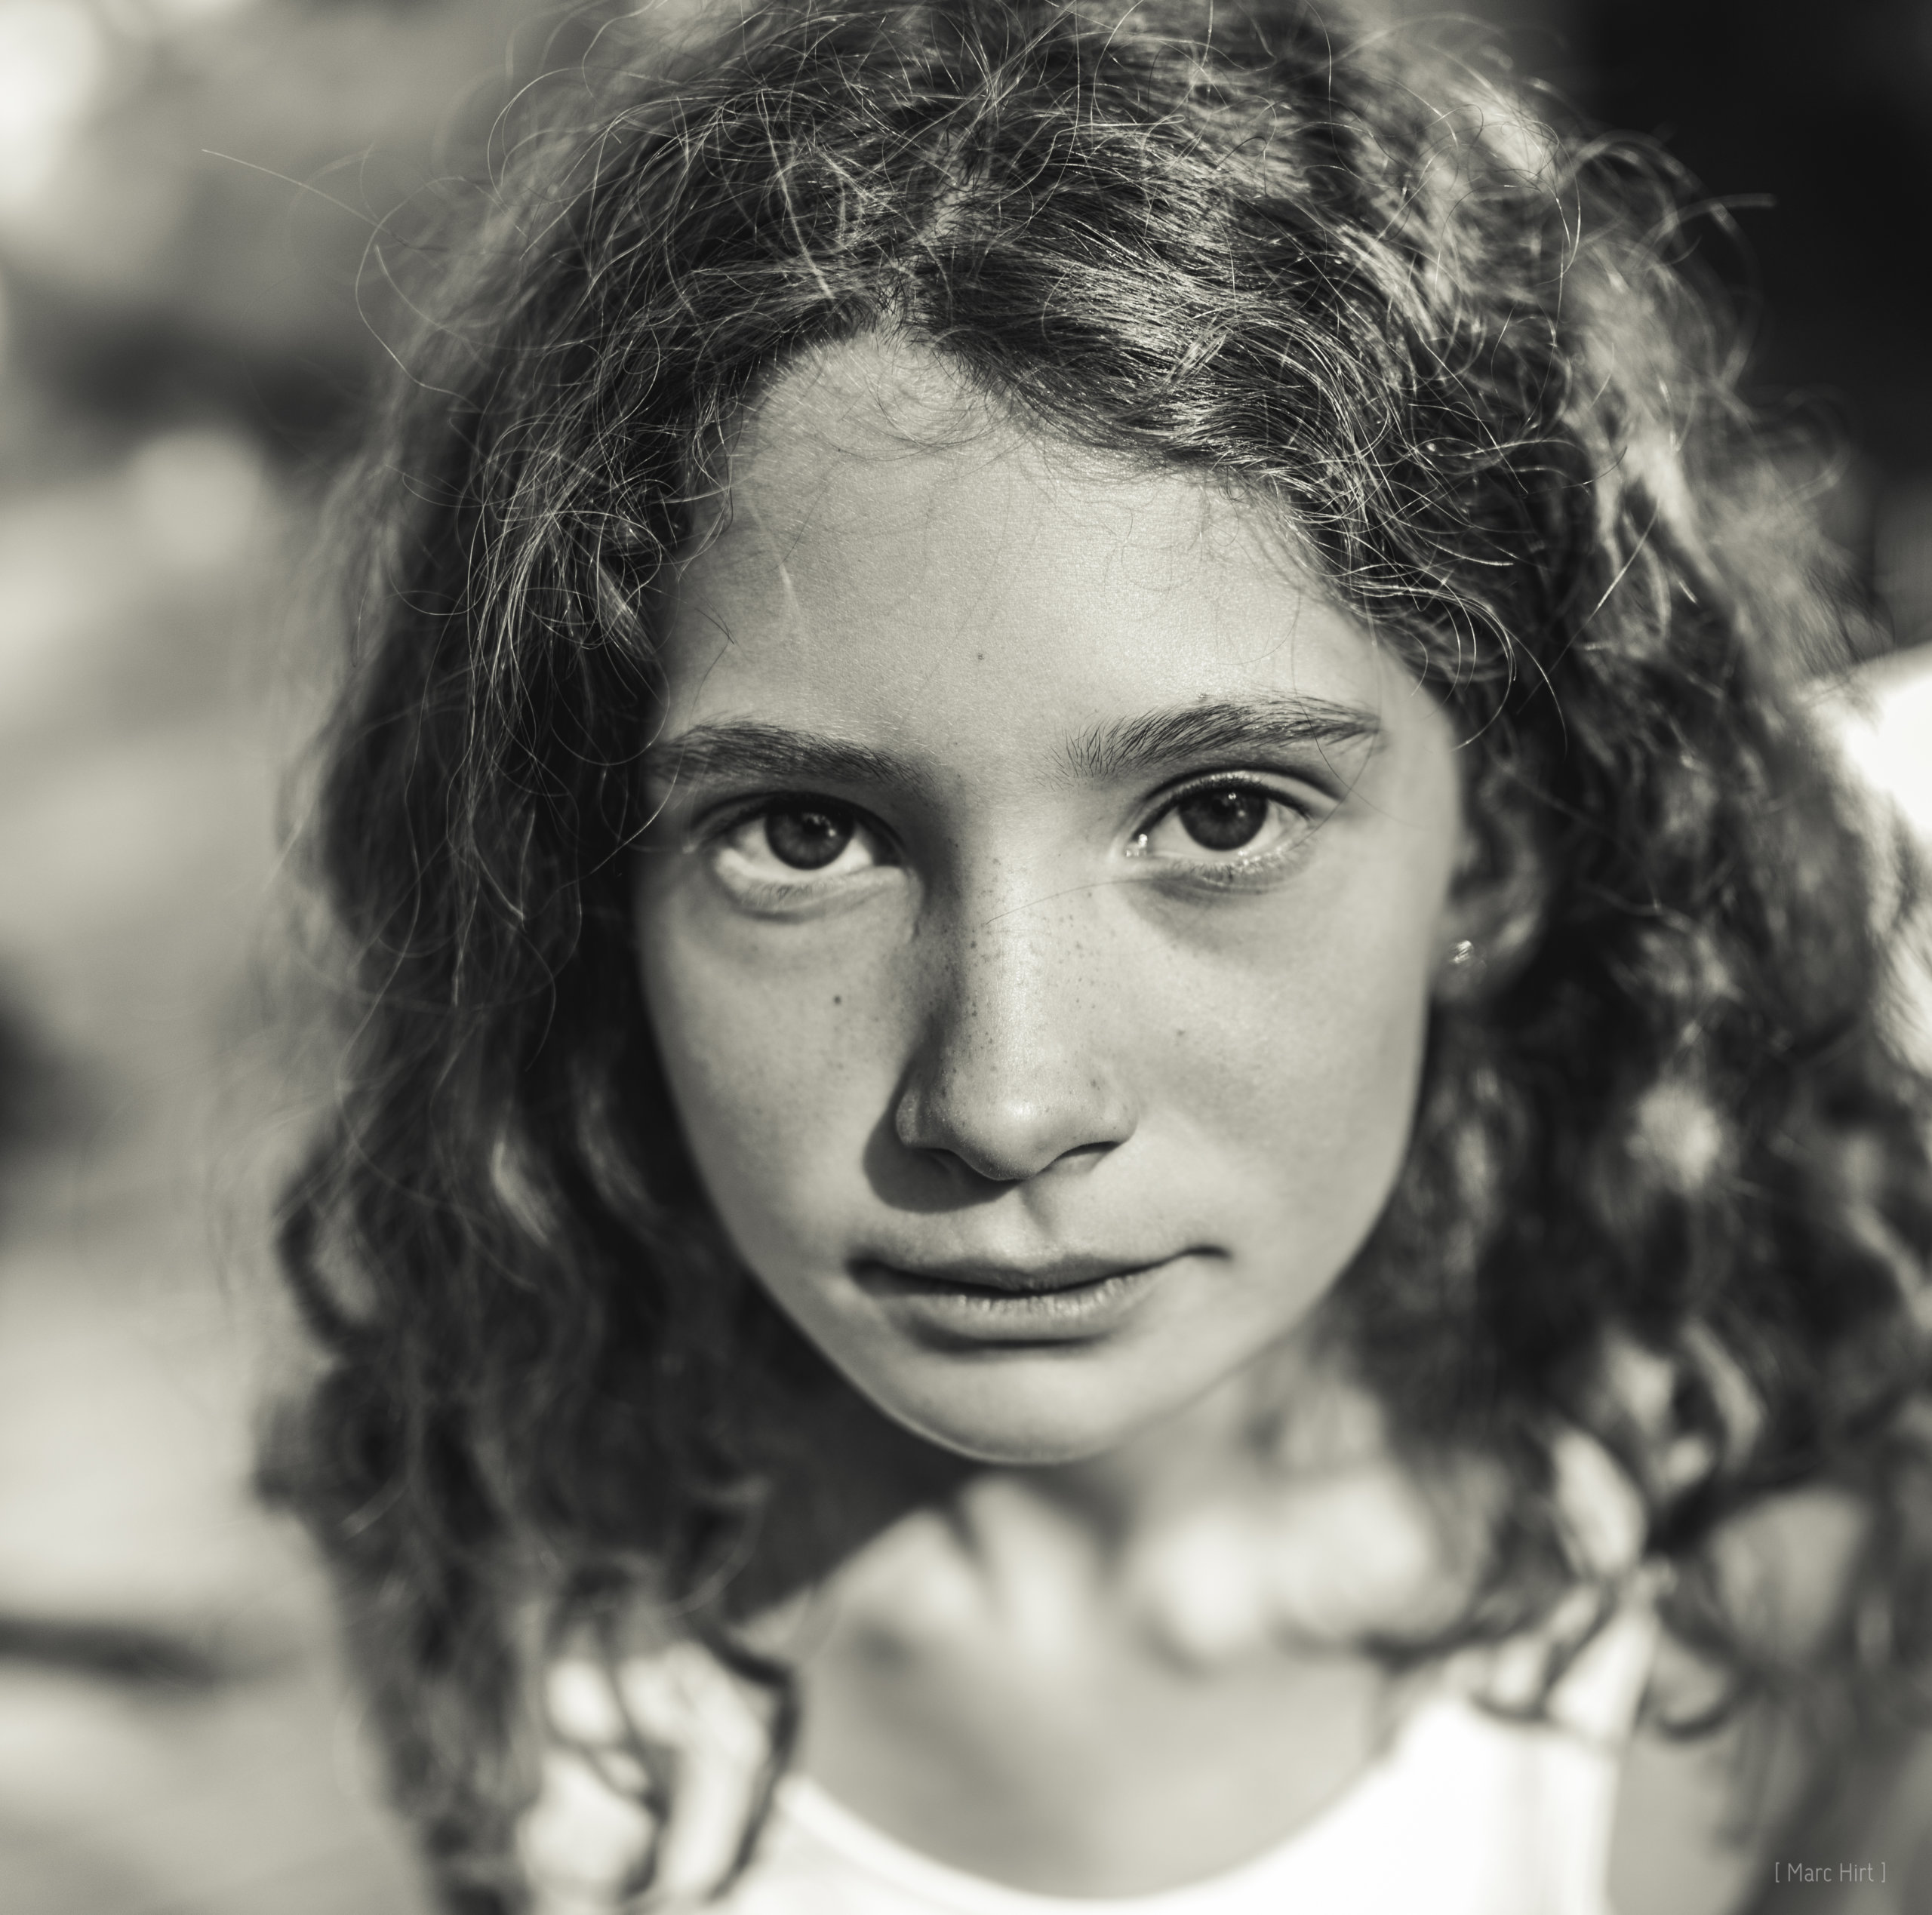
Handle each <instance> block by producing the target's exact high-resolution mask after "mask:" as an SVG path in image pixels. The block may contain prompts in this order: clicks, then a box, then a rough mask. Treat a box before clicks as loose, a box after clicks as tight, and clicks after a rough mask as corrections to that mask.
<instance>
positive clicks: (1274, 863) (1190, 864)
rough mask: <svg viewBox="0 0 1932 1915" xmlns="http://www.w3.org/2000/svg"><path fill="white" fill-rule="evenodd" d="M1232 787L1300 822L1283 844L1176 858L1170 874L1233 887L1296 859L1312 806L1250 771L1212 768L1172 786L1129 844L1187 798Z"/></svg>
mask: <svg viewBox="0 0 1932 1915" xmlns="http://www.w3.org/2000/svg"><path fill="white" fill-rule="evenodd" d="M1230 791H1239V792H1254V794H1255V795H1257V797H1259V798H1266V800H1267V801H1268V802H1269V804H1275V805H1278V806H1280V807H1281V809H1282V810H1284V811H1289V812H1292V813H1294V814H1295V816H1297V818H1298V819H1300V822H1301V828H1300V830H1298V831H1296V832H1295V833H1294V835H1292V836H1291V837H1290V838H1287V840H1286V841H1284V842H1283V843H1282V844H1279V845H1277V846H1275V847H1272V849H1270V850H1266V851H1262V852H1258V853H1256V854H1255V855H1254V856H1252V857H1246V856H1241V854H1240V853H1239V852H1238V851H1237V852H1235V853H1232V854H1231V855H1229V856H1226V857H1221V858H1213V857H1207V856H1202V857H1201V858H1198V859H1180V860H1177V861H1176V862H1178V863H1180V865H1182V866H1183V869H1182V870H1181V871H1177V872H1175V873H1174V875H1175V876H1177V877H1180V878H1184V880H1185V881H1186V882H1188V883H1190V884H1205V885H1208V886H1210V887H1214V888H1215V889H1217V890H1238V889H1240V888H1241V887H1243V886H1244V885H1246V884H1252V883H1254V881H1256V880H1257V879H1263V880H1265V879H1266V878H1272V877H1274V876H1275V875H1278V873H1279V872H1281V871H1284V870H1285V869H1286V868H1287V867H1288V866H1289V865H1292V864H1294V862H1296V861H1297V859H1299V858H1300V856H1301V854H1302V853H1303V850H1305V849H1306V846H1307V843H1308V839H1309V834H1310V832H1311V831H1312V830H1313V829H1314V828H1315V824H1316V822H1317V819H1316V817H1315V811H1314V809H1313V807H1311V806H1310V805H1309V804H1306V803H1304V802H1303V801H1301V800H1300V799H1298V798H1294V797H1292V796H1291V795H1289V794H1288V793H1287V792H1284V791H1283V790H1282V789H1281V788H1280V787H1279V786H1278V785H1275V784H1274V783H1272V782H1270V781H1269V780H1268V779H1265V778H1262V777H1259V776H1256V775H1255V774H1254V773H1252V772H1226V771H1223V772H1214V773H1210V774H1208V775H1207V776H1204V777H1200V778H1196V779H1192V780H1191V781H1190V782H1188V783H1187V784H1186V785H1183V786H1182V787H1181V788H1180V790H1178V791H1177V792H1171V793H1170V794H1169V795H1168V797H1167V798H1166V800H1165V801H1164V802H1163V803H1162V804H1161V808H1160V809H1159V810H1158V811H1156V812H1155V813H1154V815H1153V816H1152V817H1150V818H1149V819H1148V821H1147V822H1146V824H1144V825H1142V826H1141V827H1140V829H1139V830H1138V831H1136V832H1135V833H1134V835H1133V837H1132V838H1130V839H1129V841H1128V844H1129V846H1130V847H1132V846H1133V845H1134V844H1137V843H1138V842H1139V841H1141V840H1142V839H1143V838H1146V837H1148V836H1149V835H1150V834H1152V832H1153V831H1155V830H1157V829H1158V828H1159V827H1160V826H1161V825H1163V824H1164V823H1165V822H1167V821H1168V819H1170V818H1171V817H1172V816H1174V814H1175V813H1177V811H1179V810H1180V807H1182V806H1183V804H1186V802H1187V801H1188V800H1189V798H1200V797H1203V796H1204V795H1207V794H1208V793H1210V792H1230ZM1204 848H1205V847H1204ZM1148 855H1149V854H1148V853H1145V852H1139V853H1137V852H1134V851H1133V850H1131V848H1130V851H1129V856H1143V857H1144V856H1148Z"/></svg>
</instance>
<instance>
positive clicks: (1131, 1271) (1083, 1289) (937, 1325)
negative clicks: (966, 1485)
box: [850, 1252, 1187, 1350]
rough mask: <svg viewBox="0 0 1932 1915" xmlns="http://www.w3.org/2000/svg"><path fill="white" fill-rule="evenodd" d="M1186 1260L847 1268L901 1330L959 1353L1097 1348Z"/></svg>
mask: <svg viewBox="0 0 1932 1915" xmlns="http://www.w3.org/2000/svg"><path fill="white" fill-rule="evenodd" d="M1186 1254H1187V1253H1185V1252H1183V1253H1180V1255H1179V1256H1165V1257H1161V1258H1158V1259H1155V1260H1154V1261H1153V1262H1147V1261H1146V1260H1145V1259H1137V1258H1125V1257H1061V1258H1055V1259H1052V1260H1051V1261H1049V1262H1039V1263H1006V1262H977V1261H968V1262H947V1263H921V1264H916V1265H911V1266H906V1265H897V1264H890V1263H886V1262H883V1261H881V1260H879V1259H872V1258H863V1259H857V1260H856V1261H855V1262H854V1263H853V1264H852V1265H851V1266H850V1268H851V1274H852V1276H853V1278H854V1280H855V1281H856V1282H857V1284H858V1286H859V1287H860V1289H862V1290H863V1291H864V1292H865V1293H866V1295H867V1296H869V1297H870V1298H871V1299H872V1301H873V1302H874V1303H875V1304H877V1305H880V1306H881V1307H882V1308H884V1310H885V1311H887V1312H888V1314H889V1315H891V1317H894V1319H896V1320H897V1321H898V1322H899V1323H900V1325H901V1326H902V1327H903V1329H906V1331H908V1332H909V1333H911V1334H912V1335H913V1336H915V1338H917V1339H919V1340H920V1341H922V1342H928V1343H930V1344H931V1345H934V1346H935V1347H937V1348H950V1349H953V1350H961V1349H964V1348H986V1346H989V1345H1004V1346H1008V1347H1013V1346H1026V1345H1035V1346H1038V1345H1048V1344H1059V1345H1069V1344H1078V1343H1094V1342H1098V1341H1100V1340H1102V1339H1105V1338H1106V1337H1108V1336H1111V1335H1112V1334H1113V1333H1115V1331H1118V1330H1120V1329H1124V1328H1125V1327H1126V1326H1127V1325H1128V1323H1131V1321H1132V1320H1133V1319H1134V1317H1136V1316H1137V1315H1138V1314H1139V1313H1140V1308H1141V1306H1142V1305H1143V1303H1144V1302H1145V1301H1146V1299H1147V1297H1148V1296H1149V1294H1150V1293H1152V1291H1153V1290H1154V1289H1155V1287H1157V1286H1158V1284H1159V1283H1160V1281H1161V1277H1162V1276H1163V1275H1164V1274H1165V1273H1166V1272H1168V1271H1170V1270H1171V1269H1172V1268H1174V1266H1175V1265H1177V1264H1178V1263H1179V1262H1181V1261H1182V1260H1183V1258H1184V1257H1185V1256H1186Z"/></svg>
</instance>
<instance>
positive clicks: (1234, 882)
mask: <svg viewBox="0 0 1932 1915" xmlns="http://www.w3.org/2000/svg"><path fill="white" fill-rule="evenodd" d="M1226 791H1243V792H1254V793H1255V794H1256V795H1257V796H1259V797H1261V798H1265V799H1266V800H1267V801H1268V802H1269V804H1274V805H1278V806H1280V807H1281V808H1282V809H1283V810H1286V811H1288V812H1291V813H1294V814H1295V815H1296V816H1297V817H1298V818H1299V819H1300V820H1301V824H1302V828H1301V829H1300V830H1298V831H1295V832H1294V834H1293V835H1291V837H1290V838H1287V840H1286V841H1284V843H1282V844H1280V845H1278V846H1275V847H1273V848H1272V849H1270V850H1266V851H1263V852H1261V853H1257V855H1255V856H1252V857H1242V856H1239V855H1238V853H1237V854H1235V855H1232V856H1226V857H1222V858H1215V857H1212V856H1202V857H1201V858H1198V859H1163V860H1162V861H1161V862H1164V863H1167V864H1168V865H1170V866H1171V867H1178V868H1170V869H1169V870H1168V871H1167V872H1165V873H1164V874H1162V875H1164V876H1166V877H1168V878H1174V879H1179V880H1180V881H1183V882H1186V883H1191V884H1203V885H1206V886H1208V887H1211V888H1214V889H1217V890H1238V889H1240V888H1242V887H1244V886H1245V885H1247V884H1253V883H1254V882H1255V881H1257V880H1258V879H1259V880H1266V879H1267V878H1272V877H1274V876H1275V875H1277V874H1278V873H1279V872H1280V871H1283V870H1284V869H1285V868H1287V866H1289V865H1292V864H1293V863H1294V862H1296V860H1297V859H1298V858H1299V857H1300V856H1301V854H1302V853H1303V851H1304V850H1305V849H1306V845H1307V842H1308V839H1309V835H1310V833H1311V832H1312V830H1313V828H1314V827H1315V824H1316V823H1317V822H1318V819H1317V817H1316V816H1315V810H1314V808H1313V807H1311V806H1310V805H1309V804H1307V803H1306V802H1304V801H1301V800H1300V799H1298V798H1294V797H1293V796H1291V795H1289V794H1288V793H1287V792H1284V791H1283V790H1282V789H1281V788H1280V787H1279V785H1276V784H1275V783H1272V782H1269V780H1267V779H1264V778H1261V777H1259V776H1256V775H1255V774H1254V773H1238V772H1218V773H1211V774H1208V775H1207V776H1201V777H1197V778H1195V779H1192V780H1190V781H1189V782H1188V783H1187V784H1186V785H1183V786H1181V788H1180V789H1179V790H1177V791H1174V792H1170V793H1169V794H1168V795H1167V796H1166V797H1165V798H1164V799H1163V800H1161V802H1160V804H1159V807H1158V809H1157V810H1155V811H1154V812H1153V813H1152V814H1151V815H1150V816H1149V817H1148V818H1147V819H1146V822H1144V823H1143V824H1142V825H1140V826H1139V827H1138V828H1137V829H1136V830H1135V831H1133V832H1132V833H1131V835H1130V836H1129V838H1128V846H1129V850H1128V856H1131V857H1137V858H1144V857H1148V856H1150V855H1151V854H1149V853H1146V852H1145V851H1142V850H1134V848H1133V847H1135V846H1136V845H1137V844H1140V843H1141V842H1142V841H1144V840H1145V839H1146V838H1148V837H1149V836H1150V835H1152V833H1153V832H1154V831H1157V830H1158V828H1160V827H1161V825H1163V824H1164V823H1165V822H1167V821H1168V819H1170V818H1171V817H1173V816H1174V814H1175V813H1177V811H1178V810H1180V807H1182V806H1183V804H1186V802H1187V801H1188V800H1189V798H1198V797H1201V796H1203V795H1205V794H1207V793H1210V792H1226ZM811 805H820V806H823V807H824V808H825V809H826V810H827V811H829V812H832V813H837V814H839V815H842V816H848V817H850V818H851V819H854V821H855V822H856V823H857V825H858V826H859V828H860V829H862V830H863V831H864V832H865V833H866V835H867V836H868V837H869V838H871V839H872V841H874V842H875V844H878V845H880V846H881V847H884V848H886V849H888V850H889V849H890V848H891V843H892V841H891V835H890V834H889V833H888V831H886V830H885V829H884V827H883V826H882V825H880V824H878V822H877V821H876V820H875V819H873V818H872V817H871V816H869V814H868V813H866V812H865V811H863V810H860V808H859V807H857V806H856V805H851V804H844V803H843V802H841V801H839V800H837V799H835V798H822V797H820V795H818V794H817V793H816V792H769V793H767V794H765V795H763V796H761V797H760V798H756V799H754V800H752V801H749V802H747V803H745V804H740V805H737V806H734V807H732V808H731V810H728V811H727V812H726V813H724V814H723V815H722V816H720V817H718V818H717V819H715V820H714V821H712V822H709V823H706V824H704V825H700V828H698V829H697V831H694V833H693V834H692V843H693V847H694V849H699V850H705V851H707V852H709V853H712V854H714V855H715V853H718V852H719V851H720V850H722V849H723V848H724V846H725V845H726V844H727V843H728V841H730V839H731V838H732V837H733V836H734V835H736V834H737V832H739V831H742V830H743V828H744V827H745V826H746V825H749V824H751V823H752V822H755V820H757V819H761V818H767V817H770V816H772V815H773V814H774V813H777V812H779V811H780V810H784V809H785V808H786V807H801V808H802V807H806V806H811ZM897 862H900V861H899V860H898V859H897V858H892V857H885V858H881V860H880V864H881V866H884V867H886V868H890V867H891V865H895V864H897ZM736 888H737V890H738V891H739V893H740V896H741V897H742V898H743V900H744V902H746V903H747V904H749V905H752V907H753V908H760V909H767V910H771V909H781V908H783V907H784V906H786V905H789V904H795V903H798V902H801V901H802V900H804V899H807V898H809V897H811V896H813V895H814V894H815V893H823V890H825V888H826V887H825V885H824V884H823V881H814V878H812V876H811V875H810V874H809V873H808V872H804V871H801V872H800V874H799V875H798V878H795V879H789V880H785V881H777V882H774V881H771V880H769V879H764V880H743V879H741V880H740V881H738V883H737V887H736Z"/></svg>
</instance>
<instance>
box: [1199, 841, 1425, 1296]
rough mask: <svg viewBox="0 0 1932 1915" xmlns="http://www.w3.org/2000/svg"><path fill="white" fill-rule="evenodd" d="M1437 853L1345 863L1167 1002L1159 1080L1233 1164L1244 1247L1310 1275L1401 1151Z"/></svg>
mask: <svg viewBox="0 0 1932 1915" xmlns="http://www.w3.org/2000/svg"><path fill="white" fill-rule="evenodd" d="M1446 862H1447V861H1446V860H1443V859H1436V858H1434V857H1426V858H1425V857H1422V856H1418V857H1417V859H1415V860H1414V865H1413V867H1411V865H1409V864H1407V863H1405V864H1404V865H1403V866H1402V867H1401V868H1398V870H1397V871H1394V872H1392V873H1390V874H1389V875H1387V878H1386V880H1385V881H1383V882H1382V883H1380V884H1365V883H1363V882H1361V881H1360V880H1361V872H1360V871H1358V870H1352V869H1350V868H1349V867H1347V866H1346V865H1345V864H1344V865H1341V866H1340V868H1338V869H1337V872H1336V874H1335V875H1334V878H1333V879H1332V880H1331V882H1330V883H1329V884H1327V885H1325V886H1324V887H1322V889H1321V891H1320V892H1318V893H1314V894H1309V893H1303V894H1302V895H1301V896H1299V897H1298V898H1297V900H1296V903H1295V908H1294V910H1292V911H1284V912H1282V913H1280V914H1270V916H1269V919H1268V920H1267V921H1266V922H1265V923H1258V924H1256V925H1255V926H1254V927H1252V928H1251V929H1250V930H1247V931H1246V932H1245V933H1244V936H1243V939H1242V940H1241V943H1240V944H1239V945H1227V946H1223V948H1220V949H1219V950H1217V951H1216V952H1215V953H1214V954H1213V958H1212V961H1210V962H1206V963H1203V964H1200V965H1198V966H1197V967H1194V968H1193V969H1192V984H1193V985H1194V987H1195V988H1194V990H1193V992H1192V1001H1191V1002H1188V1003H1186V1004H1183V1003H1181V1002H1179V1001H1171V1002H1170V1003H1169V1004H1168V1007H1167V1009H1168V1012H1169V1016H1168V1018H1167V1019H1166V1022H1167V1025H1168V1028H1169V1029H1170V1030H1171V1031H1172V1032H1173V1037H1172V1042H1171V1057H1170V1059H1169V1062H1168V1071H1167V1073H1166V1074H1167V1079H1168V1084H1169V1086H1170V1087H1171V1096H1172V1102H1173V1104H1174V1107H1175V1108H1177V1110H1179V1111H1183V1112H1185V1113H1186V1120H1187V1122H1188V1123H1189V1125H1190V1126H1191V1127H1195V1130H1196V1136H1195V1139H1194V1148H1195V1149H1196V1150H1198V1152H1199V1154H1200V1155H1201V1158H1202V1160H1204V1161H1205V1162H1211V1163H1214V1165H1216V1166H1217V1172H1219V1171H1224V1172H1225V1173H1226V1176H1225V1182H1221V1183H1220V1188H1222V1189H1223V1191H1224V1192H1225V1198H1224V1200H1225V1202H1226V1203H1228V1204H1229V1205H1231V1206H1235V1207H1236V1208H1237V1209H1238V1211H1239V1213H1240V1214H1241V1218H1242V1219H1243V1222H1244V1225H1245V1228H1246V1230H1247V1233H1248V1234H1249V1238H1250V1240H1251V1241H1257V1240H1259V1241H1262V1242H1273V1243H1278V1244H1280V1245H1281V1246H1284V1248H1287V1246H1294V1250H1295V1251H1296V1253H1297V1258H1296V1260H1297V1262H1303V1260H1304V1259H1305V1260H1306V1262H1305V1267H1306V1268H1310V1269H1313V1268H1324V1267H1326V1268H1335V1267H1339V1265H1340V1262H1343V1261H1346V1258H1347V1257H1348V1256H1351V1255H1352V1253H1353V1252H1354V1250H1355V1248H1356V1247H1357V1246H1358V1245H1359V1243H1360V1241H1361V1239H1362V1237H1364V1236H1365V1235H1366V1234H1367V1231H1368V1230H1369V1228H1371V1226H1372V1225H1373V1224H1374V1220H1375V1219H1376V1217H1377V1216H1378V1215H1379V1214H1380V1210H1381V1208H1382V1206H1383V1203H1384V1202H1385V1201H1386V1199H1387V1197H1388V1194H1389V1191H1390V1189H1391V1188H1392V1186H1393V1185H1394V1182H1395V1178H1396V1176H1397V1174H1398V1172H1399V1170H1400V1168H1401V1162H1402V1160H1403V1157H1404V1154H1405V1152H1406V1151H1407V1144H1408V1139H1409V1135H1410V1131H1411V1126H1412V1123H1413V1120H1414V1110H1415V1103H1416V1097H1417V1086H1418V1084H1419V1081H1420V1074H1421V1069H1422V1063H1423V1054H1424V1051H1425V1049H1426V1042H1427V1035H1428V1028H1429V996H1430V985H1431V982H1432V977H1433V974H1434V965H1435V950H1436V944H1437V941H1438V922H1439V913H1440V909H1441V900H1442V898H1443V896H1444V893H1445V891H1446V888H1447V871H1446V868H1445V867H1446ZM1218 1181H1219V1178H1218V1176H1217V1182H1218Z"/></svg>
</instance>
